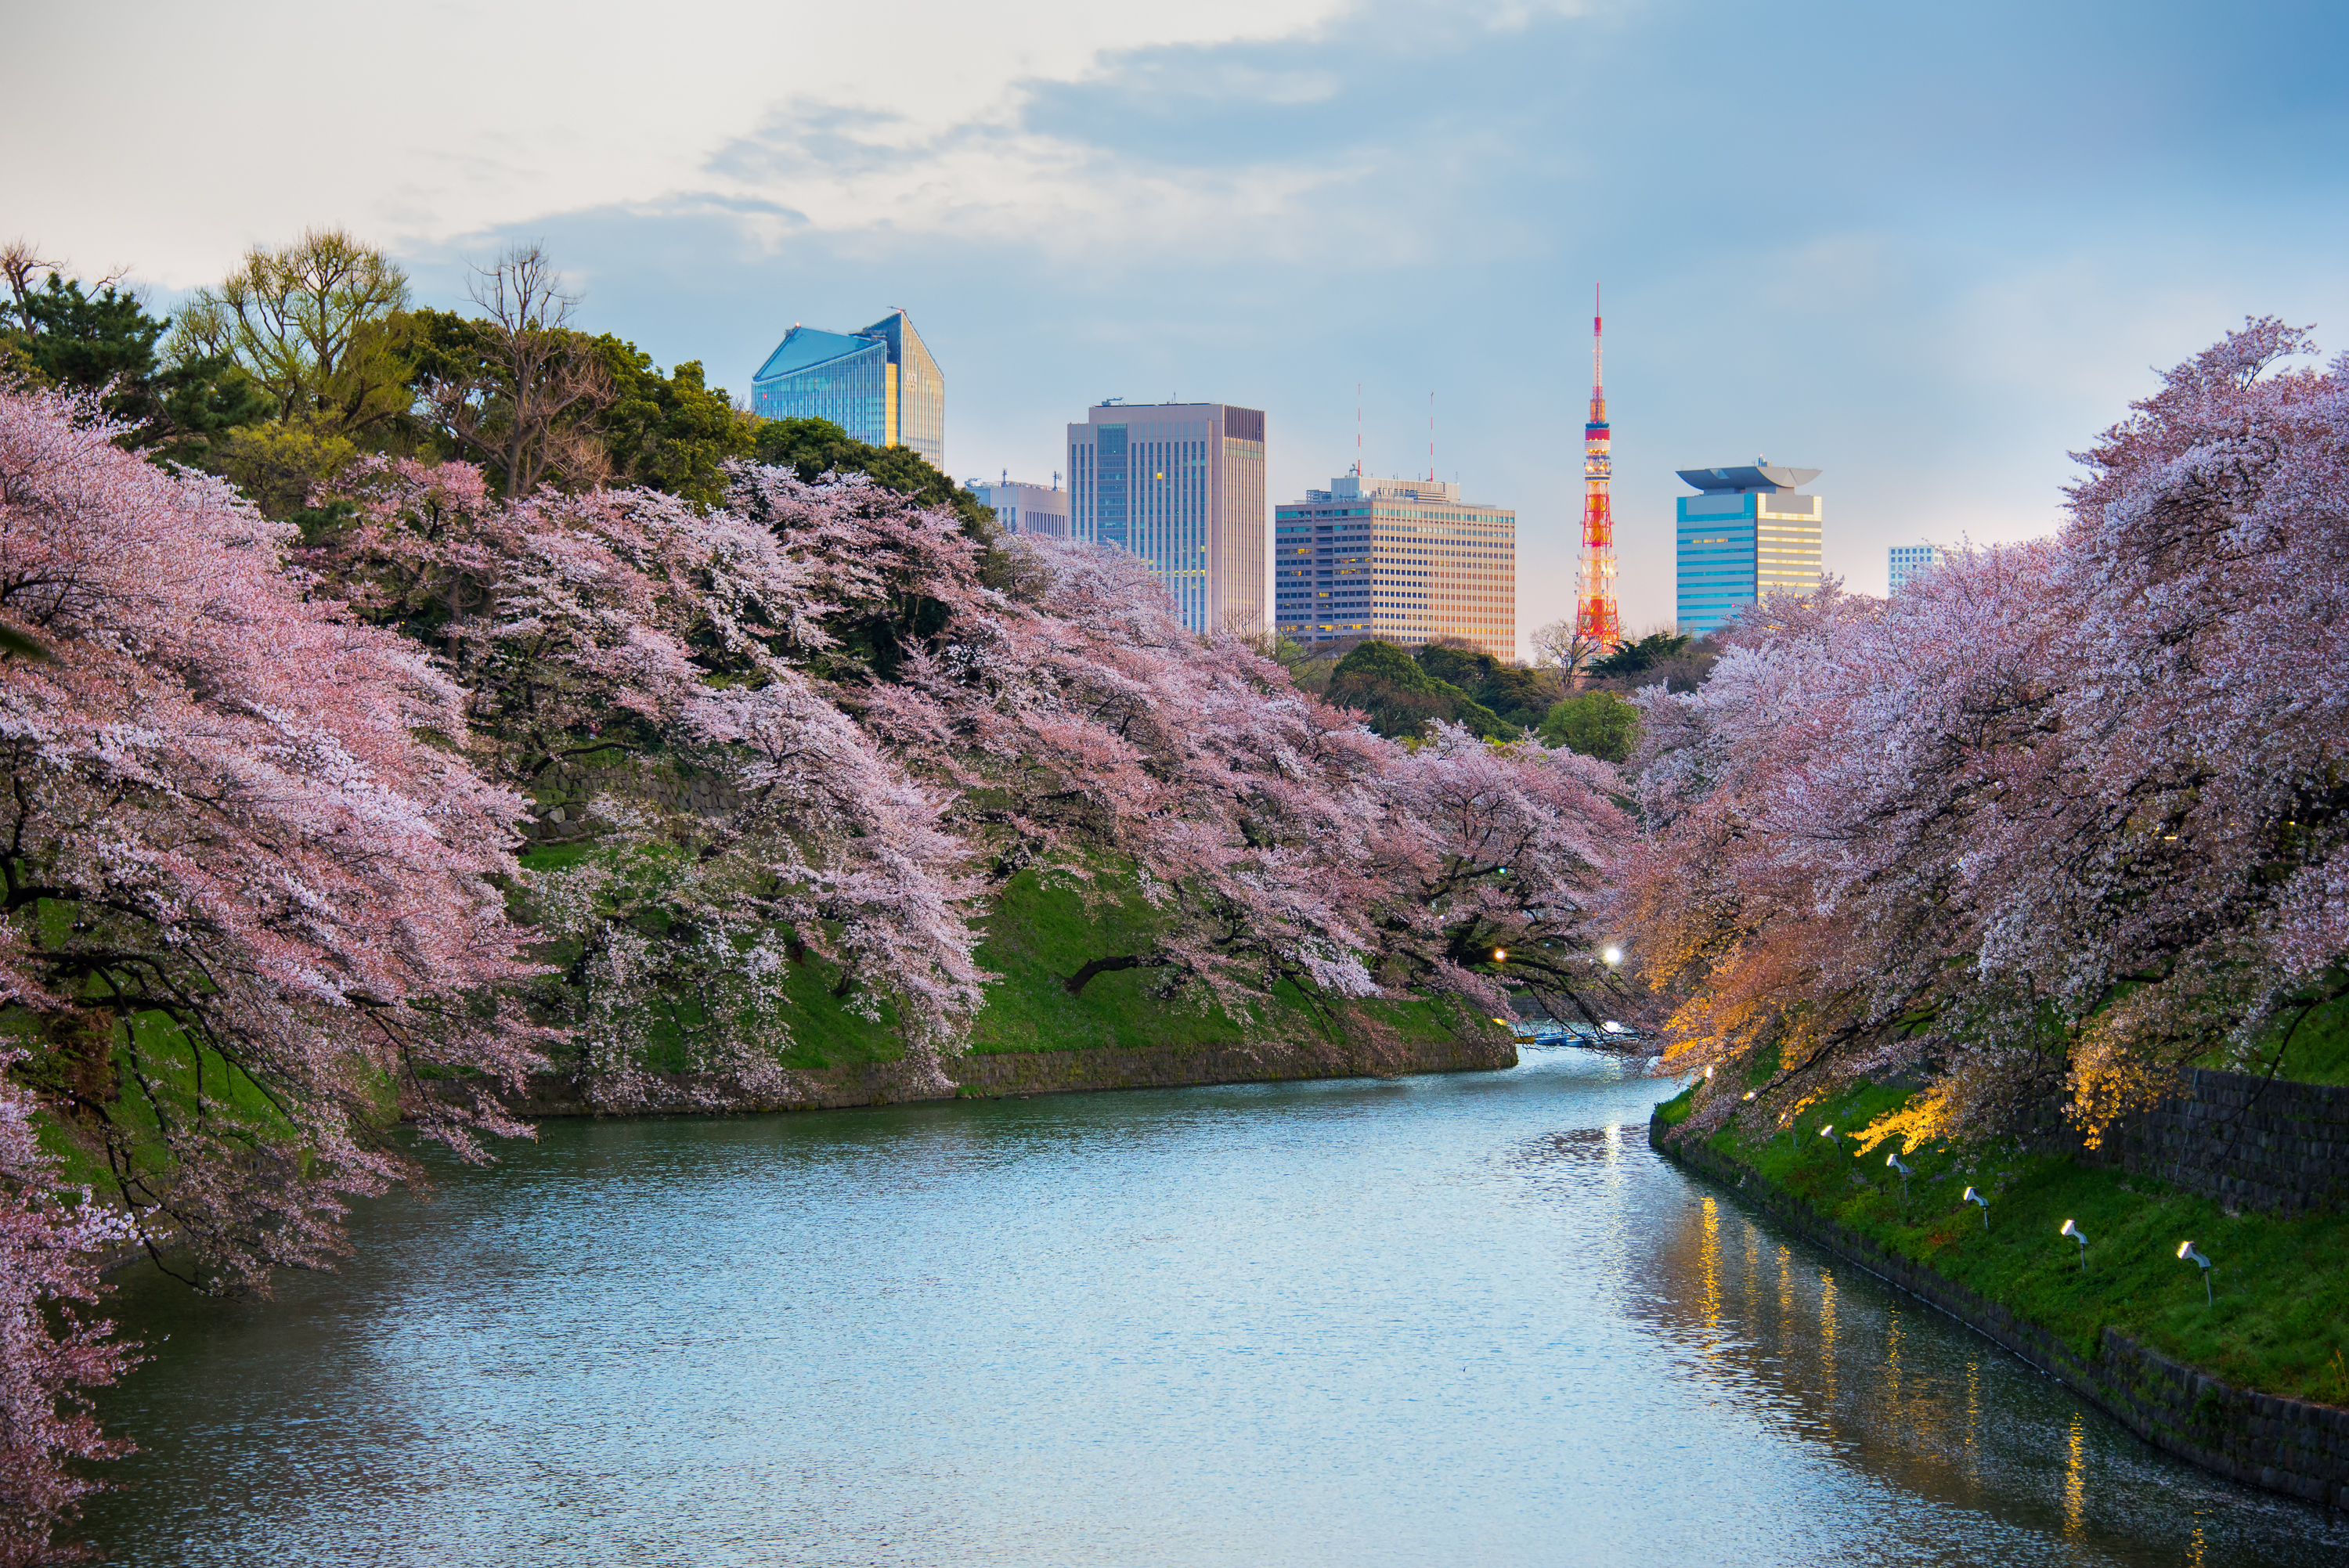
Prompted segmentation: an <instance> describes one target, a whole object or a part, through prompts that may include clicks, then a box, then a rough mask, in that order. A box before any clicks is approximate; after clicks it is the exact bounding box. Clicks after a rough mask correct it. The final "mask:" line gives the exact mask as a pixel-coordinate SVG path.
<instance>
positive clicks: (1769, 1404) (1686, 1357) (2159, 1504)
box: [1626, 1192, 2349, 1564]
mask: <svg viewBox="0 0 2349 1568" xmlns="http://www.w3.org/2000/svg"><path fill="white" fill-rule="evenodd" d="M1724 1249H1726V1250H1728V1251H1729V1252H1732V1253H1736V1254H1738V1255H1739V1256H1741V1257H1743V1258H1745V1259H1749V1260H1750V1259H1752V1258H1753V1257H1754V1256H1755V1255H1756V1253H1767V1254H1769V1256H1770V1257H1771V1258H1772V1260H1773V1261H1774V1262H1775V1270H1766V1269H1765V1270H1756V1269H1755V1268H1754V1267H1752V1266H1751V1265H1750V1264H1748V1265H1747V1266H1744V1267H1741V1268H1738V1269H1737V1270H1735V1271H1733V1272H1731V1273H1728V1274H1724V1271H1723V1251H1724ZM1643 1262H1644V1264H1645V1266H1642V1267H1635V1268H1634V1269H1633V1270H1632V1271H1631V1273H1630V1277H1629V1278H1628V1279H1627V1281H1626V1287H1627V1295H1628V1301H1627V1305H1628V1307H1629V1310H1630V1315H1632V1316H1633V1317H1634V1318H1636V1319H1638V1320H1640V1321H1641V1322H1643V1323H1645V1324H1646V1326H1648V1328H1649V1330H1650V1332H1651V1333H1653V1334H1654V1335H1656V1336H1657V1337H1658V1338H1659V1339H1660V1340H1661V1341H1662V1342H1663V1343H1664V1344H1665V1345H1667V1346H1670V1347H1671V1351H1672V1352H1673V1354H1674V1356H1675V1358H1676V1360H1677V1362H1678V1363H1679V1366H1680V1367H1681V1371H1682V1376H1684V1377H1692V1378H1697V1379H1701V1380H1702V1381H1704V1382H1705V1383H1707V1384H1708V1385H1709V1386H1710V1387H1711V1388H1712V1390H1713V1393H1714V1394H1715V1396H1716V1397H1717V1398H1719V1399H1721V1400H1723V1402H1726V1403H1729V1404H1732V1405H1734V1406H1735V1407H1737V1408H1740V1409H1741V1410H1743V1411H1744V1412H1746V1413H1747V1414H1748V1415H1749V1416H1750V1418H1752V1419H1753V1420H1754V1421H1755V1422H1756V1423H1757V1424H1758V1425H1760V1426H1762V1427H1764V1428H1765V1429H1770V1430H1773V1431H1776V1432H1780V1433H1784V1434H1786V1435H1788V1436H1790V1437H1796V1438H1799V1439H1801V1440H1802V1441H1804V1442H1805V1443H1806V1444H1808V1445H1810V1446H1811V1447H1812V1448H1813V1449H1814V1450H1815V1451H1817V1452H1819V1453H1821V1454H1823V1455H1825V1456H1827V1457H1828V1458H1830V1459H1831V1460H1833V1461H1834V1462H1835V1463H1837V1464H1838V1465H1840V1466H1843V1467H1845V1468H1847V1469H1848V1470H1853V1471H1855V1472H1857V1473H1861V1474H1865V1475H1867V1476H1868V1477H1870V1478H1873V1479H1876V1480H1881V1481H1884V1482H1887V1483H1889V1484H1890V1485H1891V1486H1893V1487H1895V1488H1896V1489H1897V1490H1898V1491H1899V1493H1900V1494H1901V1495H1902V1496H1903V1497H1904V1498H1905V1499H1906V1500H1907V1506H1906V1507H1905V1508H1904V1510H1903V1511H1902V1520H1901V1522H1900V1523H1899V1525H1898V1526H1896V1527H1895V1528H1896V1535H1895V1538H1894V1539H1893V1540H1890V1541H1888V1542H1884V1543H1882V1544H1883V1545H1884V1547H1885V1549H1886V1551H1887V1552H1888V1553H1889V1555H1891V1556H1893V1557H1895V1558H1898V1559H1899V1560H1903V1561H1933V1562H1949V1563H1961V1562H1971V1561H1982V1560H1984V1559H1985V1555H1992V1556H1995V1557H1996V1560H1999V1561H2014V1562H2032V1561H2042V1560H2044V1561H2049V1562H2096V1563H2180V1562H2191V1563H2209V1564H2218V1563H2230V1564H2234V1563H2271V1562H2273V1563H2283V1562H2290V1563H2318V1562H2324V1563H2333V1562H2349V1531H2344V1528H2343V1525H2342V1522H2341V1521H2339V1520H2338V1519H2337V1517H2334V1516H2331V1515H2327V1514H2324V1513H2323V1512H2321V1511H2316V1510H2313V1509H2308V1508H2305V1507H2303V1506H2302V1505H2299V1504H2296V1503H2292V1502H2291V1501H2286V1500H2282V1499H2275V1498H2271V1497H2268V1496H2266V1495H2264V1494H2260V1493H2255V1492H2251V1491H2247V1490H2245V1489H2241V1488H2237V1487H2234V1486H2232V1485H2230V1484H2229V1483H2226V1482H2224V1481H2222V1480H2219V1479H2218V1478H2215V1477H2212V1476H2209V1475H2208V1474H2207V1473H2206V1472H2203V1471H2200V1470H2194V1469H2192V1468H2191V1467H2189V1466H2186V1465H2184V1464H2182V1463H2180V1462H2178V1461H2177V1460H2171V1459H2169V1458H2168V1457H2167V1456H2164V1455H2161V1454H2159V1453H2158V1452H2156V1451H2155V1450H2153V1449H2150V1448H2149V1447H2147V1445H2145V1444H2142V1443H2140V1442H2138V1441H2137V1440H2136V1439H2133V1438H2132V1437H2130V1436H2129V1435H2128V1434H2127V1432H2126V1431H2124V1430H2122V1429H2119V1428H2118V1427H2117V1426H2116V1425H2115V1424H2114V1423H2112V1422H2110V1421H2109V1420H2107V1419H2106V1418H2104V1417H2102V1416H2101V1415H2100V1414H2099V1413H2096V1412H2095V1411H2093V1410H2090V1409H2089V1408H2086V1407H2085V1405H2084V1404H2083V1403H2082V1402H2081V1401H2079V1400H2078V1399H2076V1398H2075V1397H2073V1396H2072V1395H2071V1394H2070V1393H2069V1392H2068V1391H2067V1390H2065V1389H2064V1388H2063V1387H2062V1386H2061V1385H2060V1384H2058V1383H2056V1382H2055V1381H2054V1379H2052V1378H2048V1377H2043V1376H2041V1375H2039V1374H2037V1373H2036V1372H2034V1371H2033V1370H2032V1369H2030V1368H2029V1367H2026V1366H2024V1365H2023V1363H2022V1362H2020V1361H2018V1360H2015V1359H2014V1358H2013V1357H2009V1356H2006V1355H2005V1354H2004V1353H2002V1352H2000V1351H1997V1350H1995V1349H1986V1348H1983V1346H1984V1342H1983V1341H1982V1339H1980V1338H1979V1337H1978V1336H1974V1335H1972V1334H1971V1332H1970V1331H1968V1330H1966V1329H1965V1328H1964V1327H1963V1326H1961V1325H1959V1324H1957V1323H1956V1322H1954V1321H1953V1320H1951V1319H1950V1318H1948V1317H1947V1316H1945V1315H1942V1314H1940V1313H1939V1312H1937V1311H1934V1310H1932V1309H1931V1308H1929V1307H1927V1306H1926V1305H1924V1304H1922V1303H1920V1302H1918V1301H1916V1300H1915V1299H1914V1298H1913V1297H1909V1296H1906V1295H1901V1294H1899V1292H1897V1291H1894V1290H1892V1289H1891V1288H1890V1287H1889V1286H1887V1285H1885V1284H1882V1283H1881V1282H1879V1281H1878V1280H1877V1279H1875V1278H1874V1276H1872V1275H1869V1274H1866V1273H1865V1272H1864V1271H1860V1270H1857V1269H1855V1268H1852V1267H1851V1266H1850V1265H1848V1264H1842V1263H1841V1262H1839V1261H1837V1260H1835V1259H1833V1258H1831V1257H1830V1256H1829V1255H1827V1254H1826V1253H1821V1252H1819V1251H1818V1250H1816V1249H1815V1248H1812V1247H1810V1246H1809V1245H1808V1244H1807V1243H1804V1242H1802V1241H1800V1240H1799V1239H1790V1240H1785V1241H1780V1240H1777V1239H1775V1237H1773V1235H1772V1234H1771V1233H1769V1232H1768V1231H1767V1230H1766V1229H1764V1224H1763V1222H1760V1221H1759V1220H1758V1219H1757V1218H1756V1217H1754V1216H1753V1215H1750V1214H1748V1213H1746V1212H1743V1211H1740V1210H1737V1209H1735V1208H1733V1207H1728V1208H1724V1205H1723V1203H1722V1202H1717V1201H1716V1199H1715V1197H1714V1195H1713V1193H1711V1192H1700V1193H1699V1194H1698V1195H1697V1196H1696V1197H1695V1198H1694V1200H1693V1201H1692V1202H1688V1203H1686V1204H1685V1205H1684V1206H1683V1207H1682V1211H1681V1222H1680V1223H1679V1224H1678V1225H1677V1226H1674V1227H1671V1228H1668V1229H1667V1230H1666V1231H1665V1232H1664V1233H1663V1234H1662V1236H1661V1238H1660V1243H1659V1244H1658V1245H1657V1246H1656V1247H1655V1248H1654V1249H1653V1250H1652V1251H1651V1253H1649V1254H1647V1256H1646V1258H1645V1259H1644V1260H1643ZM1764 1278H1766V1279H1767V1281H1768V1283H1767V1284H1766V1286H1765V1285H1764V1284H1762V1283H1761V1281H1762V1280H1763V1279H1764ZM1724 1280H1726V1286H1725V1289H1724ZM1935 1514H1939V1515H1940V1517H1939V1518H1938V1520H1934V1522H1930V1523H1924V1521H1926V1520H1929V1519H1932V1517H1933V1515H1935ZM1902 1537H1906V1538H1905V1539H1903V1538H1902ZM1992 1541H1995V1542H2000V1545H1999V1547H1998V1550H1997V1552H1996V1553H1988V1554H1985V1553H1983V1552H1982V1547H1983V1545H1984V1543H1985V1542H1992ZM2084 1553H2085V1555H2083V1554H2084Z"/></svg>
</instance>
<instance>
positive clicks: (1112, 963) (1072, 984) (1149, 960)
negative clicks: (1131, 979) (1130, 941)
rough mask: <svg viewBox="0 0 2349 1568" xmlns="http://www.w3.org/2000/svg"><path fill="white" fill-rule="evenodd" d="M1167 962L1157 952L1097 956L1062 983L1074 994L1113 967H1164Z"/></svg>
mask: <svg viewBox="0 0 2349 1568" xmlns="http://www.w3.org/2000/svg"><path fill="white" fill-rule="evenodd" d="M1166 964H1167V960H1166V958H1165V956H1164V954H1155V953H1130V954H1126V955H1125V956H1124V957H1123V958H1096V959H1093V960H1092V962H1091V963H1089V964H1087V965H1085V966H1084V967H1083V968H1082V969H1080V970H1078V971H1077V972H1076V973H1075V974H1074V975H1070V976H1069V977H1068V978H1067V979H1066V980H1063V981H1061V985H1062V986H1063V987H1064V988H1065V989H1066V990H1067V991H1068V993H1069V995H1071V996H1073V995H1077V993H1079V992H1080V991H1082V990H1083V989H1084V988H1085V987H1086V985H1089V984H1091V983H1092V977H1093V976H1094V975H1106V974H1108V973H1109V972H1110V971H1111V970H1112V969H1164V968H1165V967H1166Z"/></svg>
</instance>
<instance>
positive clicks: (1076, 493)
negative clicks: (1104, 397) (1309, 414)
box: [1069, 399, 1266, 634]
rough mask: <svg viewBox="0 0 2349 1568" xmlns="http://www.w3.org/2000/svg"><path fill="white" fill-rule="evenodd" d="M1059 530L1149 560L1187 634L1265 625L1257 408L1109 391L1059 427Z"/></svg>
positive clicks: (1261, 451) (1261, 441)
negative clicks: (1063, 476) (1132, 400)
mask: <svg viewBox="0 0 2349 1568" xmlns="http://www.w3.org/2000/svg"><path fill="white" fill-rule="evenodd" d="M1069 500H1070V510H1069V528H1070V532H1071V534H1072V535H1073V536H1074V537H1076V538H1078V539H1081V540H1084V541H1086V542H1089V543H1093V544H1114V545H1116V546H1118V547H1119V548H1120V549H1123V550H1129V551H1132V552H1133V553H1134V554H1136V555H1139V556H1140V557H1142V559H1143V560H1144V561H1146V562H1149V563H1150V570H1151V572H1152V573H1154V574H1155V575H1156V577H1157V578H1158V580H1159V581H1160V582H1161V583H1165V584H1166V587H1167V591H1168V592H1169V593H1173V594H1174V606H1175V609H1176V611H1177V612H1178V613H1179V614H1181V616H1182V618H1183V624H1185V625H1186V626H1188V627H1190V628H1191V629H1192V630H1193V631H1195V632H1206V631H1215V630H1227V631H1233V632H1238V633H1242V634H1257V633H1261V632H1262V631H1263V630H1264V629H1265V621H1266V617H1265V582H1264V547H1265V514H1264V413H1263V410H1261V409H1257V408H1234V407H1228V406H1226V405H1225V404H1222V403H1138V404H1128V403H1124V402H1122V401H1117V400H1114V399H1112V401H1110V402H1107V403H1103V404H1101V405H1099V406H1097V407H1094V408H1093V409H1092V411H1091V412H1090V413H1089V414H1088V415H1087V417H1086V419H1085V422H1084V423H1083V424H1081V425H1071V426H1070V427H1069Z"/></svg>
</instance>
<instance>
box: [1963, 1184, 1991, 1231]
mask: <svg viewBox="0 0 2349 1568" xmlns="http://www.w3.org/2000/svg"><path fill="white" fill-rule="evenodd" d="M1959 1201H1960V1202H1966V1203H1980V1204H1981V1205H1982V1229H1983V1230H1985V1231H1987V1230H1989V1229H1990V1200H1989V1199H1987V1198H1985V1197H1983V1196H1982V1194H1981V1193H1979V1192H1977V1191H1974V1190H1973V1189H1972V1188H1971V1187H1969V1188H1967V1189H1966V1195H1965V1196H1964V1197H1963V1198H1962V1199H1961V1200H1959Z"/></svg>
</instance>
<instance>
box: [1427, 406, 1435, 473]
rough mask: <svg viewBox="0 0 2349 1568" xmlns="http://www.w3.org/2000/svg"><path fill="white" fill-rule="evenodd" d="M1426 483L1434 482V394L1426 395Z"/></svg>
mask: <svg viewBox="0 0 2349 1568" xmlns="http://www.w3.org/2000/svg"><path fill="white" fill-rule="evenodd" d="M1427 482H1428V483H1429V484H1433V483H1434V482H1435V394H1434V393H1433V392H1430V393H1429V394H1428V395H1427Z"/></svg>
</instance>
